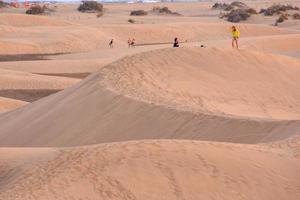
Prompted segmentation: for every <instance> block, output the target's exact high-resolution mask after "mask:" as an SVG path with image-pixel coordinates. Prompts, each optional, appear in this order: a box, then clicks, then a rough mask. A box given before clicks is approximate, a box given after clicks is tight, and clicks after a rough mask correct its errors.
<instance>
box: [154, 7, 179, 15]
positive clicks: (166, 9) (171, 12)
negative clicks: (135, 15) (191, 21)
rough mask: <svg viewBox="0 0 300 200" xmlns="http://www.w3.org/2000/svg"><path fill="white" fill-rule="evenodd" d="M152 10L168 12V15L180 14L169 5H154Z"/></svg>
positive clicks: (161, 12)
mask: <svg viewBox="0 0 300 200" xmlns="http://www.w3.org/2000/svg"><path fill="white" fill-rule="evenodd" d="M152 12H154V13H158V14H167V15H180V14H179V13H177V12H173V11H171V10H170V9H169V8H168V7H159V6H154V7H153V8H152Z"/></svg>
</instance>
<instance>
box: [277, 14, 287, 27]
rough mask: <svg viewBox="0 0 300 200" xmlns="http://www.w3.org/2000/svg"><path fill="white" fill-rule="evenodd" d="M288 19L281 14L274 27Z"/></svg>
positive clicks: (285, 15)
mask: <svg viewBox="0 0 300 200" xmlns="http://www.w3.org/2000/svg"><path fill="white" fill-rule="evenodd" d="M288 19H289V17H288V14H281V15H280V16H279V18H278V19H277V20H276V22H275V26H278V24H279V23H282V22H284V21H285V20H288Z"/></svg>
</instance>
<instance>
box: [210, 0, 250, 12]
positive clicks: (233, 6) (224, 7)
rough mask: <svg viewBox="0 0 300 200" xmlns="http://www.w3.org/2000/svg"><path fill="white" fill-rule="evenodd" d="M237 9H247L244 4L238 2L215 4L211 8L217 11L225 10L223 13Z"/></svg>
mask: <svg viewBox="0 0 300 200" xmlns="http://www.w3.org/2000/svg"><path fill="white" fill-rule="evenodd" d="M239 8H245V9H246V8H249V7H248V6H247V5H246V4H245V3H243V2H240V1H234V2H232V3H230V4H226V3H215V4H214V5H213V6H212V9H219V10H225V11H232V10H235V9H239Z"/></svg>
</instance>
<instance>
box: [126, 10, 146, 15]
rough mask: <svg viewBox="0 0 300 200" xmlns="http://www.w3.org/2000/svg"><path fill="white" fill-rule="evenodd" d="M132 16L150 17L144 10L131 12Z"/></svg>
mask: <svg viewBox="0 0 300 200" xmlns="http://www.w3.org/2000/svg"><path fill="white" fill-rule="evenodd" d="M130 15H131V16H145V15H148V12H146V11H144V10H133V11H131V12H130Z"/></svg>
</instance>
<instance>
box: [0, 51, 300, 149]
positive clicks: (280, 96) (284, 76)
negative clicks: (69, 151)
mask: <svg viewBox="0 0 300 200" xmlns="http://www.w3.org/2000/svg"><path fill="white" fill-rule="evenodd" d="M224 57H226V58H227V59H226V60H224V59H223V58H224ZM287 64H288V65H287ZM297 66H299V60H298V59H292V58H289V57H284V56H274V55H270V54H259V53H255V52H248V51H233V50H221V49H202V48H183V49H175V50H174V49H163V50H156V51H151V52H149V53H141V54H138V55H135V56H129V57H127V58H125V59H122V60H120V61H117V62H115V63H113V64H111V65H109V66H107V67H105V68H103V69H102V70H100V71H99V73H96V74H94V75H91V76H90V77H89V78H87V79H86V80H85V81H83V82H81V83H80V84H77V85H75V86H74V87H72V88H69V89H67V90H65V91H64V92H61V93H58V94H55V95H53V96H51V97H49V98H46V99H43V100H41V101H38V102H35V103H33V104H31V105H29V106H26V107H24V108H22V109H19V110H17V111H15V112H10V113H7V114H4V115H2V116H0V143H1V145H2V146H74V145H86V144H95V143H101V142H116V141H124V140H137V139H159V138H162V139H164V138H173V139H174V138H177V139H202V140H214V141H227V142H240V143H257V142H262V141H273V140H279V139H283V138H287V137H289V136H291V135H293V134H297V133H298V129H299V127H300V123H299V122H298V120H299V106H298V103H297V102H299V98H300V97H299V94H300V93H299V83H298V82H299V78H298V77H299V73H300V71H299V68H298V67H297ZM245 80H247V81H245ZM178 83H180V84H178ZM273 88H276V90H275V89H273ZM66 105H67V106H66ZM49 107H51V110H48V108H49ZM78 117H79V118H78ZM78 119H80V123H76V122H77V121H78ZM291 119H293V120H291ZM116 124H118V126H117V127H116ZM41 132H43V134H42V135H41V134H40V133H41ZM83 133H86V134H83Z"/></svg>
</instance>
